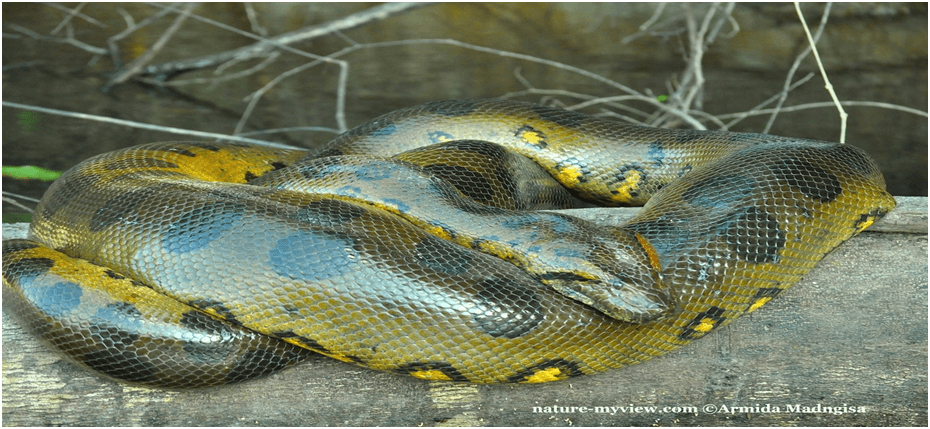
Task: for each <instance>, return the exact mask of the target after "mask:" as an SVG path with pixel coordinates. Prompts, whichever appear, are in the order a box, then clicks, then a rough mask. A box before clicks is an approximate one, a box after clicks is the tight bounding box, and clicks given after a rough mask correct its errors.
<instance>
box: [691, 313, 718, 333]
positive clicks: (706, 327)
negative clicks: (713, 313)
mask: <svg viewBox="0 0 930 429" xmlns="http://www.w3.org/2000/svg"><path fill="white" fill-rule="evenodd" d="M714 323H716V322H715V321H714V319H711V318H708V317H705V318H704V319H703V320H701V323H700V324H698V325H697V326H695V327H694V328H692V329H694V330H695V331H697V332H703V333H707V332H710V330H711V329H714Z"/></svg>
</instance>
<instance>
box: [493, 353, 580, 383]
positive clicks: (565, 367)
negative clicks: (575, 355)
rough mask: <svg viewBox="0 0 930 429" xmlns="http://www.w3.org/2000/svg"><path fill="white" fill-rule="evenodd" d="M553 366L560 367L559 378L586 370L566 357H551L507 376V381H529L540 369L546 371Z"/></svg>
mask: <svg viewBox="0 0 930 429" xmlns="http://www.w3.org/2000/svg"><path fill="white" fill-rule="evenodd" d="M551 368H558V369H559V375H558V377H559V378H562V377H577V376H579V375H584V372H582V371H581V369H580V368H579V366H578V364H577V363H575V362H571V361H567V360H565V359H551V360H547V361H545V362H542V363H540V364H537V365H533V366H531V367H529V368H526V369H523V370H521V371H519V372H517V373H516V374H514V375H511V376H510V377H507V381H509V382H511V383H520V382H525V381H527V379H528V378H530V377H532V376H534V375H536V374H537V373H539V372H540V371H545V370H547V369H551Z"/></svg>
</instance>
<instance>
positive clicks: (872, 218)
mask: <svg viewBox="0 0 930 429" xmlns="http://www.w3.org/2000/svg"><path fill="white" fill-rule="evenodd" d="M875 218H876V217H875V216H869V217H868V218H867V219H866V220H864V221H862V222H860V223H859V224H857V225H856V232H855V234H858V233H860V232H862V231H865V230H866V229H867V228H868V227H870V226H872V224H873V223H875ZM855 234H853V235H855Z"/></svg>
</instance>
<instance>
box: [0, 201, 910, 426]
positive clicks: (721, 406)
mask: <svg viewBox="0 0 930 429" xmlns="http://www.w3.org/2000/svg"><path fill="white" fill-rule="evenodd" d="M898 202H899V203H900V205H899V207H898V208H897V209H895V211H894V212H892V213H891V214H889V215H888V216H887V217H886V218H885V219H884V220H882V221H881V222H880V223H878V224H876V225H875V226H873V228H872V229H871V230H869V231H867V232H865V233H863V234H860V235H859V236H857V237H855V238H853V239H852V240H850V241H849V242H847V243H846V244H844V245H843V246H841V247H840V248H838V249H837V250H835V251H834V252H833V253H831V254H829V255H827V257H825V258H824V259H823V261H821V262H820V264H819V265H818V266H817V268H816V269H814V270H813V271H812V272H811V273H810V274H808V275H807V276H806V277H805V279H804V280H802V281H801V282H800V283H799V284H798V285H797V286H796V287H795V288H793V289H791V290H789V291H787V292H785V293H783V294H782V295H781V296H779V298H778V299H776V300H774V301H772V302H771V303H769V304H767V305H766V306H765V307H763V308H762V309H760V310H759V311H756V312H755V313H753V314H751V315H748V316H745V317H743V318H742V319H741V320H737V321H736V322H734V323H733V324H731V325H729V326H727V327H724V328H722V329H720V330H719V331H716V332H714V333H712V334H710V335H708V336H707V337H705V338H704V339H701V340H698V341H697V342H695V343H694V344H691V345H689V346H687V347H685V348H683V349H681V350H678V351H676V352H672V353H670V354H668V355H666V356H663V357H660V358H656V359H654V360H652V361H649V362H646V363H643V364H640V365H636V366H632V367H627V368H621V369H618V370H614V371H610V372H606V373H603V374H599V375H593V376H584V377H579V378H574V379H570V380H567V381H562V382H555V383H545V384H537V385H471V384H461V383H449V382H439V381H434V382H430V381H424V380H419V379H415V378H412V377H408V376H401V375H395V374H388V373H382V372H377V371H372V370H368V369H365V368H360V367H356V366H353V365H350V364H346V363H342V362H338V361H335V360H332V359H328V358H325V357H318V358H313V359H310V360H309V361H308V362H305V363H302V364H300V365H298V366H297V367H294V368H291V369H289V370H286V371H283V372H280V373H278V374H275V375H272V376H271V377H268V378H265V379H262V380H256V381H252V382H247V383H243V384H239V385H233V386H225V387H219V388H211V389H201V390H186V391H171V390H158V389H149V388H144V387H137V386H131V385H127V384H122V383H118V382H114V381H110V380H106V379H103V378H100V377H98V376H95V375H93V374H91V373H88V372H86V371H84V370H82V369H80V368H78V367H76V366H74V365H71V364H70V363H68V362H67V361H64V360H62V359H61V358H60V357H59V356H58V355H56V354H55V353H53V352H51V351H49V350H48V349H47V348H46V347H45V346H44V345H42V344H41V343H38V342H36V341H35V340H33V339H32V338H31V337H30V336H28V335H27V334H25V333H24V332H23V331H22V330H21V329H20V328H19V327H18V326H17V325H16V322H15V321H13V320H11V319H10V318H8V317H7V314H6V313H4V314H3V399H2V401H3V402H2V405H3V424H4V425H10V426H52V425H68V426H111V425H120V426H123V425H126V426H163V425H168V426H188V425H211V426H212V425H216V426H292V425H300V426H324V425H325V426H332V425H338V426H360V425H363V426H414V425H425V426H529V425H533V426H566V425H581V426H601V425H609V426H650V425H662V426H666V425H675V426H685V425H686V426H692V425H713V426H747V425H752V426H756V425H779V426H797V425H802V426H821V425H829V426H860V425H862V426H921V425H926V424H927V198H925V197H920V198H917V197H899V198H898ZM573 213H575V214H578V213H581V214H585V215H587V216H589V217H593V218H596V219H602V220H604V219H609V218H611V217H614V216H615V215H616V214H617V213H621V215H620V217H621V218H622V217H624V216H628V215H629V213H632V211H631V210H618V209H590V210H585V211H581V212H578V211H575V212H573ZM18 233H19V234H23V231H22V229H21V228H20V229H19V231H18ZM18 236H19V235H17V231H16V230H15V228H14V227H10V226H9V225H4V229H3V237H4V238H15V237H18Z"/></svg>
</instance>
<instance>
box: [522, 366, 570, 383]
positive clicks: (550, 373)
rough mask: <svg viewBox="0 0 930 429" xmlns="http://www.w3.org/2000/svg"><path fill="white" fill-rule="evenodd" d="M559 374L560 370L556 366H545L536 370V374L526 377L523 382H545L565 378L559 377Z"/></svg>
mask: <svg viewBox="0 0 930 429" xmlns="http://www.w3.org/2000/svg"><path fill="white" fill-rule="evenodd" d="M561 374H562V370H560V369H558V368H547V369H544V370H542V371H539V372H537V373H536V374H533V375H531V376H529V377H526V381H525V383H547V382H550V381H558V380H562V379H564V378H565V377H559V376H560V375H561Z"/></svg>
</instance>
